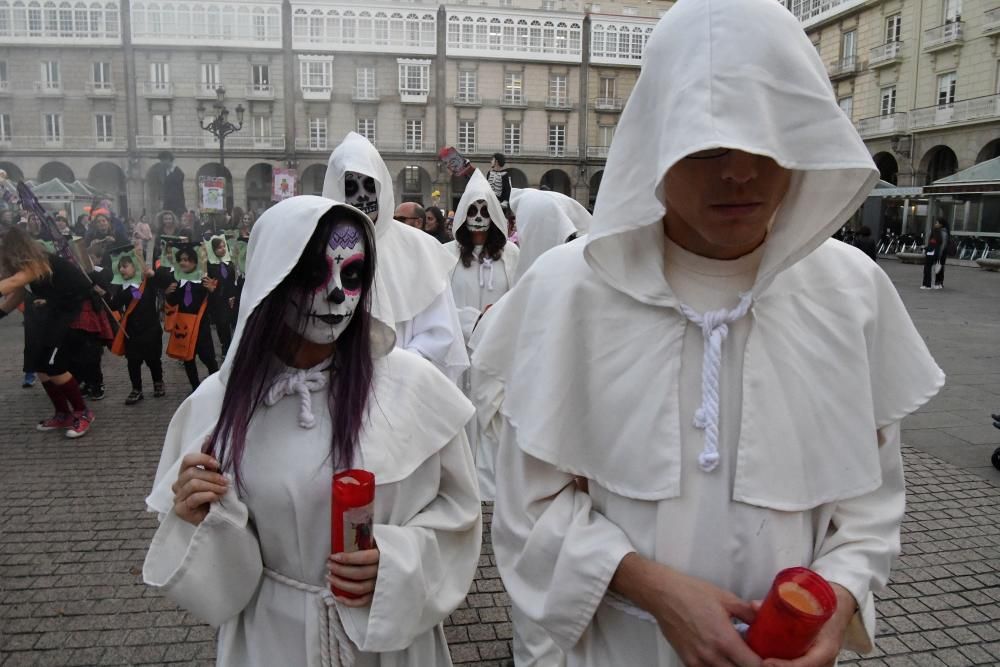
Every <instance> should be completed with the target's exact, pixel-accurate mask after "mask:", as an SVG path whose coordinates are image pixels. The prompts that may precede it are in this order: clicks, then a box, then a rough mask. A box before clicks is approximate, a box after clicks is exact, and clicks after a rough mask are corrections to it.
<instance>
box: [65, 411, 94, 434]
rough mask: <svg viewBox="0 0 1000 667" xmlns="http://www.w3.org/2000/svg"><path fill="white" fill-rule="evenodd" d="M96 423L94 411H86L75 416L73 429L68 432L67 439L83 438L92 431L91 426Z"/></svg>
mask: <svg viewBox="0 0 1000 667" xmlns="http://www.w3.org/2000/svg"><path fill="white" fill-rule="evenodd" d="M93 423H94V411H93V410H84V411H83V412H81V413H79V414H77V415H74V416H73V428H71V429H70V430H68V431H66V437H67V438H72V439H76V438H82V437H83V436H85V435H86V434H87V431H89V430H90V425H91V424H93Z"/></svg>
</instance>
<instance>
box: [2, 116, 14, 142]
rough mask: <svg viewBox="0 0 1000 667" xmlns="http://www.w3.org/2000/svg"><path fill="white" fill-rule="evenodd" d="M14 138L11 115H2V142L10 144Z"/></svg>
mask: <svg viewBox="0 0 1000 667" xmlns="http://www.w3.org/2000/svg"><path fill="white" fill-rule="evenodd" d="M13 136H14V131H13V130H12V129H11V126H10V114H9V113H0V142H2V143H9V142H10V141H11V138H12V137H13Z"/></svg>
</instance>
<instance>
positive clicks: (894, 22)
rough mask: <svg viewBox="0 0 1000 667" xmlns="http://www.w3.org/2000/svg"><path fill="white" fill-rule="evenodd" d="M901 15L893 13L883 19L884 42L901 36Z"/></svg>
mask: <svg viewBox="0 0 1000 667" xmlns="http://www.w3.org/2000/svg"><path fill="white" fill-rule="evenodd" d="M902 28H903V15H902V14H893V15H892V16H889V17H886V19H885V42H886V44H891V43H893V42H898V41H900V39H901V37H902Z"/></svg>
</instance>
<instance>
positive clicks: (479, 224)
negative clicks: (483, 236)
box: [465, 199, 490, 232]
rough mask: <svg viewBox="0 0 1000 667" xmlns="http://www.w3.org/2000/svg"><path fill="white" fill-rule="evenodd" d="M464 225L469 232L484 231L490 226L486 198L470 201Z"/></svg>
mask: <svg viewBox="0 0 1000 667" xmlns="http://www.w3.org/2000/svg"><path fill="white" fill-rule="evenodd" d="M465 226H466V227H468V228H469V231H470V232H485V231H486V230H488V229H489V228H490V209H489V207H488V206H487V205H486V200H484V199H477V200H476V201H474V202H472V204H471V205H470V206H469V210H468V211H467V212H466V215H465Z"/></svg>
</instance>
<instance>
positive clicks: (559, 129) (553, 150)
mask: <svg viewBox="0 0 1000 667" xmlns="http://www.w3.org/2000/svg"><path fill="white" fill-rule="evenodd" d="M549 155H550V156H552V157H564V156H565V155H566V124H565V123H552V124H550V125H549Z"/></svg>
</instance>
